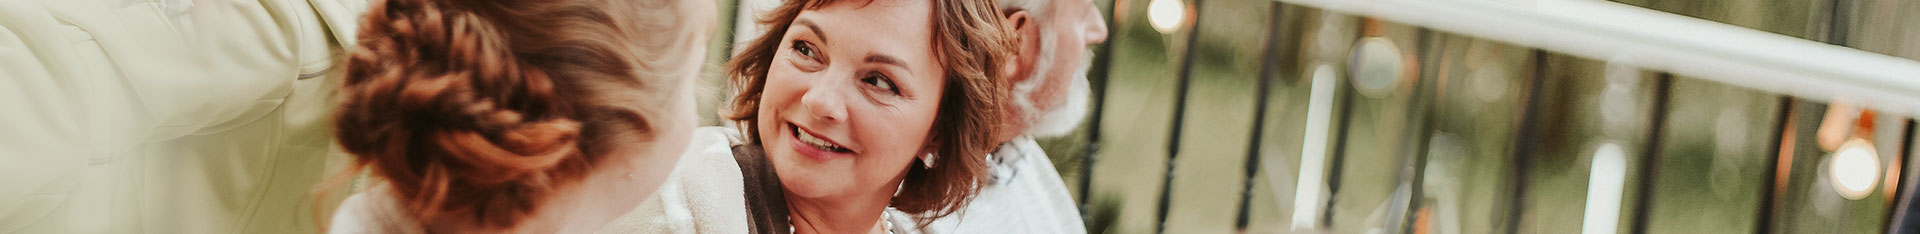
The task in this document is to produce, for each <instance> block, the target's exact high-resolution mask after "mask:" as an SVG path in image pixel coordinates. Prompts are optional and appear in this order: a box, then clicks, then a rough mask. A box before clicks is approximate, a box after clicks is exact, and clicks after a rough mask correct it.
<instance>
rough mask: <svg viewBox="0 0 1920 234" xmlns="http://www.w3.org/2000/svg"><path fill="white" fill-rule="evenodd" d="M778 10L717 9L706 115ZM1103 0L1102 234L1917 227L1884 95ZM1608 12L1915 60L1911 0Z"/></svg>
mask: <svg viewBox="0 0 1920 234" xmlns="http://www.w3.org/2000/svg"><path fill="white" fill-rule="evenodd" d="M772 2H775V1H762V0H738V1H736V0H722V3H721V5H722V7H733V8H735V9H737V10H736V11H735V12H734V13H733V15H730V16H726V17H730V18H734V19H736V20H735V21H736V23H735V24H734V25H733V26H731V27H725V26H723V28H724V30H727V31H731V32H733V33H732V34H731V35H732V36H731V37H720V38H716V39H715V40H714V42H713V43H714V44H715V46H713V47H712V48H713V51H712V53H713V54H712V55H713V56H710V64H712V65H711V66H709V67H710V69H709V74H708V75H707V76H705V77H708V78H707V80H705V82H707V85H706V88H707V89H706V90H705V92H704V93H703V94H704V95H707V96H708V98H701V99H700V100H702V102H703V103H701V104H702V106H703V107H702V108H701V109H702V110H705V111H713V110H715V109H716V108H714V107H715V105H716V104H717V102H719V101H721V100H724V97H721V95H723V94H722V93H723V91H724V90H725V87H723V85H724V84H722V83H721V81H720V80H719V79H718V78H717V77H719V74H718V73H717V72H718V64H720V62H721V61H724V60H725V59H726V55H727V54H729V53H728V51H731V50H732V49H733V48H732V47H731V46H730V45H731V44H732V43H728V42H730V41H745V40H748V39H750V36H747V35H754V34H757V30H758V29H756V28H753V25H752V24H751V17H750V16H751V15H752V13H750V12H752V11H753V10H754V9H756V8H765V7H767V6H771V5H772ZM1095 2H1096V3H1097V4H1098V5H1099V7H1100V8H1101V10H1102V11H1103V14H1104V16H1105V17H1107V19H1108V22H1109V27H1110V28H1112V30H1110V33H1111V35H1110V36H1109V37H1108V38H1109V40H1108V41H1107V43H1106V44H1104V45H1102V46H1100V47H1097V48H1096V49H1095V54H1096V56H1097V57H1096V58H1095V62H1094V65H1093V68H1092V71H1091V76H1090V77H1089V79H1091V80H1092V84H1093V87H1094V89H1095V91H1094V95H1095V100H1096V101H1095V102H1094V104H1093V105H1095V106H1094V107H1093V110H1094V114H1093V115H1092V116H1091V117H1090V119H1088V120H1087V122H1086V124H1087V125H1086V127H1083V128H1081V129H1080V130H1078V131H1077V132H1076V133H1074V134H1073V135H1069V136H1065V137H1058V138H1047V139H1041V143H1042V146H1043V148H1045V149H1046V150H1047V151H1048V154H1049V155H1051V156H1052V160H1053V161H1054V165H1057V166H1058V167H1059V168H1057V170H1058V171H1059V172H1060V174H1061V175H1062V177H1063V178H1066V180H1068V181H1066V183H1067V184H1068V186H1069V187H1073V188H1074V191H1073V194H1075V195H1076V196H1079V200H1078V201H1079V202H1081V203H1083V204H1084V205H1083V207H1084V208H1083V213H1084V215H1085V217H1083V218H1085V219H1086V220H1087V225H1088V226H1089V230H1090V231H1093V232H1095V233H1341V234H1346V233H1363V234H1372V233H1436V234H1466V233H1476V234H1477V233H1907V232H1902V230H1904V229H1906V228H1912V227H1908V226H1906V225H1913V224H1911V223H1904V224H1903V223H1902V222H1901V220H1904V219H1908V218H1907V216H1908V214H1907V212H1905V211H1904V208H1902V207H1908V206H1911V205H1908V204H1909V203H1910V202H1912V201H1910V200H1912V197H1914V196H1913V195H1912V194H1911V192H1910V191H1911V188H1912V187H1913V184H1914V182H1916V178H1920V177H1915V175H1914V174H1915V173H1907V172H1908V170H1906V169H1904V168H1908V167H1910V166H1914V165H1916V164H1914V162H1911V161H1910V160H1908V159H1909V158H1910V157H1909V155H1910V153H1911V152H1913V150H1914V149H1915V144H1914V143H1915V139H1914V127H1915V126H1914V121H1913V119H1912V118H1911V117H1910V115H1908V114H1905V113H1911V112H1910V111H1911V110H1893V111H1889V110H1887V109H1884V108H1879V107H1882V106H1887V105H1870V104H1869V103H1876V102H1878V103H1885V102H1886V101H1884V100H1876V99H1875V97H1872V96H1868V97H1831V96H1821V97H1808V96H1805V95H1795V93H1792V92H1785V91H1783V90H1782V89H1759V88H1755V87H1770V86H1769V85H1767V84H1743V82H1729V81H1737V80H1739V79H1740V78H1739V77H1731V78H1728V77H1717V78H1716V79H1704V78H1701V77H1693V76H1686V75H1676V74H1672V73H1668V72H1667V71H1661V70H1648V69H1641V68H1636V67H1634V66H1630V65H1625V64H1624V63H1620V62H1618V61H1610V60H1611V59H1594V58H1590V57H1582V56H1576V55H1569V54H1567V53H1563V52H1560V51H1554V50H1547V49H1540V48H1529V47H1526V46H1519V45H1515V43H1513V42H1512V41H1502V40H1500V38H1480V37H1475V36H1467V35H1461V34H1455V33H1454V32H1449V31H1445V30H1435V29H1431V28H1425V27H1421V26H1417V25H1413V24H1408V22H1396V21H1392V20H1385V19H1379V18H1370V17H1366V16H1362V15H1355V14H1346V13H1340V12H1335V11H1328V10H1326V9H1321V8H1316V7H1313V6H1309V5H1298V4H1293V3H1290V2H1294V1H1264V0H1095ZM1450 2H1488V3H1490V4H1505V5H1513V6H1517V7H1520V8H1524V7H1526V6H1529V5H1530V4H1534V1H1529V0H1488V1H1475V0H1450ZM1617 3H1620V4H1624V5H1627V6H1631V7H1636V8H1642V9H1644V10H1649V11H1657V12H1665V13H1670V14H1676V15H1681V16H1685V17H1691V18H1696V19H1701V20H1705V21H1710V22H1712V23H1714V24H1721V25H1727V26H1731V27H1740V28H1746V29H1752V30H1758V31H1760V32H1765V33H1770V34H1777V35H1783V36H1787V37H1793V38H1798V39H1802V40H1806V41H1812V42H1818V43H1824V44H1828V45H1836V46H1844V47H1848V48H1852V49H1856V50H1860V51H1865V52H1868V53H1873V54H1879V55H1886V56H1892V57H1895V58H1898V60H1902V61H1904V62H1906V63H1909V64H1910V63H1911V62H1912V60H1914V59H1916V58H1920V2H1916V1H1908V0H1687V1H1650V0H1623V1H1619V2H1617ZM1421 23H1434V22H1421ZM1440 23H1445V22H1440ZM1729 43H1732V42H1729ZM1743 49H1751V50H1769V49H1777V48H1743ZM1904 77H1907V78H1911V79H1916V80H1920V74H1906V75H1905V76H1904ZM1755 82H1767V81H1764V80H1756V81H1755ZM1908 82H1911V80H1909V81H1908ZM1773 86H1779V85H1773ZM1830 92H1837V93H1846V92H1847V91H1846V90H1830ZM1909 95H1911V94H1909ZM1898 105H1912V103H1902V104H1896V105H1894V106H1898ZM701 116H708V117H711V116H716V115H715V114H713V113H711V112H709V113H703V114H701ZM704 121H705V123H707V124H720V123H719V122H718V120H716V119H707V120H704ZM1903 179H1905V180H1903Z"/></svg>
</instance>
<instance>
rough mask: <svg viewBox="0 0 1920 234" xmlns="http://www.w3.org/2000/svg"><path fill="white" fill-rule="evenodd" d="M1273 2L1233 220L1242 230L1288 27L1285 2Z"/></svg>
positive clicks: (1258, 167)
mask: <svg viewBox="0 0 1920 234" xmlns="http://www.w3.org/2000/svg"><path fill="white" fill-rule="evenodd" d="M1269 5H1270V6H1269V7H1268V10H1267V11H1268V14H1267V15H1268V18H1269V19H1268V21H1267V46H1266V48H1265V49H1264V50H1261V51H1260V82H1259V85H1260V87H1258V88H1257V89H1256V90H1257V91H1255V94H1254V98H1255V99H1254V101H1253V103H1254V104H1253V110H1254V111H1253V127H1252V128H1250V130H1249V131H1248V132H1249V133H1248V134H1249V135H1251V136H1249V137H1248V140H1247V161H1246V163H1247V168H1246V169H1247V170H1246V177H1243V178H1244V179H1245V180H1244V181H1243V182H1244V183H1242V184H1241V185H1240V189H1241V190H1240V213H1239V214H1236V215H1234V221H1233V228H1234V230H1238V231H1240V232H1246V231H1247V219H1248V218H1247V216H1248V215H1247V213H1249V212H1248V210H1251V209H1249V208H1248V206H1251V205H1252V201H1253V181H1254V179H1253V177H1254V175H1255V174H1259V172H1260V145H1261V144H1260V142H1261V136H1264V135H1266V134H1265V133H1266V123H1267V101H1268V100H1267V99H1269V98H1270V97H1271V96H1272V92H1271V91H1270V90H1271V89H1273V79H1274V77H1273V76H1274V75H1273V73H1274V72H1275V71H1274V70H1275V69H1279V68H1276V67H1274V63H1278V62H1279V58H1276V57H1277V56H1279V55H1278V54H1279V53H1278V52H1276V51H1274V50H1276V49H1279V48H1280V36H1282V35H1281V33H1280V30H1282V29H1284V28H1283V27H1281V25H1282V24H1281V23H1283V22H1282V21H1283V18H1281V15H1280V12H1281V9H1282V8H1281V6H1282V5H1281V4H1280V2H1273V3H1271V4H1269Z"/></svg>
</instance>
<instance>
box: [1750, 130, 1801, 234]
mask: <svg viewBox="0 0 1920 234" xmlns="http://www.w3.org/2000/svg"><path fill="white" fill-rule="evenodd" d="M1793 106H1794V105H1793V97H1788V96H1780V112H1779V113H1777V114H1774V120H1776V121H1778V122H1774V124H1773V141H1769V142H1767V145H1768V146H1767V149H1768V150H1770V151H1772V153H1768V154H1767V167H1766V168H1762V169H1763V170H1766V177H1767V178H1766V179H1767V183H1766V184H1764V186H1767V187H1766V189H1767V192H1765V193H1760V215H1759V218H1756V220H1754V222H1755V224H1754V228H1753V233H1754V234H1765V233H1773V213H1775V212H1774V209H1775V207H1777V206H1779V205H1780V196H1779V195H1778V194H1780V193H1783V192H1786V187H1785V185H1781V184H1780V183H1783V182H1786V180H1785V179H1786V176H1785V175H1781V174H1780V168H1781V167H1787V166H1791V165H1780V162H1781V161H1780V157H1792V156H1791V155H1793V152H1788V151H1787V147H1790V146H1791V145H1793V142H1787V141H1790V140H1792V139H1793V138H1788V137H1787V135H1789V134H1795V133H1794V130H1793V129H1791V128H1793V127H1794V125H1793V118H1795V117H1794V114H1793Z"/></svg>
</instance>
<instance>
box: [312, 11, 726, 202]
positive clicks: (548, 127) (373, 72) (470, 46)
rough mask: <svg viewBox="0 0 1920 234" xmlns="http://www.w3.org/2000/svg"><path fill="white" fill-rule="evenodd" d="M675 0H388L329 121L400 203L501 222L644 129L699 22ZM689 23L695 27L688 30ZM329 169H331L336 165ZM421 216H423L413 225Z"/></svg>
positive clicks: (371, 19) (364, 36)
mask: <svg viewBox="0 0 1920 234" xmlns="http://www.w3.org/2000/svg"><path fill="white" fill-rule="evenodd" d="M678 2H679V1H675V0H633V1H627V0H384V1H376V2H375V3H373V5H372V6H371V8H370V9H369V11H368V12H367V13H366V15H365V18H364V19H363V20H364V21H362V22H361V28H360V32H359V36H358V38H357V39H358V41H357V42H358V45H357V47H356V48H354V49H353V50H352V52H351V54H350V57H349V58H348V61H347V74H346V76H345V79H344V82H343V86H342V87H341V89H340V96H339V97H340V98H341V100H340V101H341V102H340V104H339V106H338V108H339V109H338V110H337V112H336V114H335V115H334V118H335V119H334V120H335V122H334V125H333V130H334V132H335V136H336V139H337V140H338V141H339V143H340V146H341V147H342V148H343V149H345V150H346V151H347V152H348V153H351V154H353V164H352V166H351V168H352V169H351V170H349V171H348V172H345V173H344V174H342V175H350V174H354V173H357V172H358V171H360V170H363V169H365V170H370V171H371V174H372V175H373V176H375V177H376V178H379V179H382V180H381V181H383V182H385V183H386V185H388V186H389V188H390V189H391V190H390V191H391V194H374V195H377V196H394V198H396V199H395V200H396V201H397V202H396V203H397V204H400V205H401V206H402V207H399V209H400V210H403V211H404V212H403V213H405V215H408V216H409V218H412V219H414V220H418V221H419V222H415V223H417V224H418V223H425V222H430V221H432V220H435V218H436V217H438V216H441V215H443V214H458V215H462V216H467V215H471V217H457V218H470V219H471V220H472V222H473V223H475V224H478V225H481V226H484V227H488V228H508V227H513V226H514V225H516V224H518V223H519V222H520V221H521V220H523V219H525V218H526V217H529V216H531V215H533V212H534V211H535V210H537V208H538V206H540V205H541V204H542V203H543V202H544V201H545V200H546V199H549V198H551V197H552V196H554V195H555V194H554V191H556V190H558V189H561V188H564V187H565V186H570V185H574V184H577V183H578V182H579V181H580V180H582V179H583V178H584V176H585V175H586V174H587V172H588V171H589V169H591V168H592V167H593V165H594V164H595V163H596V162H598V161H600V160H602V159H603V158H605V156H604V155H606V154H607V153H608V151H609V150H612V149H613V148H614V147H615V146H618V145H627V144H631V143H633V142H640V141H646V140H649V138H651V137H653V136H654V135H657V134H654V132H652V131H650V130H651V129H655V125H654V123H651V122H649V120H650V117H655V116H659V115H661V114H670V113H665V112H666V111H668V110H667V109H666V108H665V104H661V103H660V102H663V101H667V100H670V99H669V98H668V96H666V95H668V94H669V93H672V92H676V91H673V90H670V89H673V88H675V87H678V86H677V85H674V84H677V83H674V82H690V81H682V80H680V79H678V78H673V77H669V76H673V75H672V74H671V73H670V72H673V70H670V69H678V68H684V67H687V66H684V65H683V63H687V62H699V61H687V60H691V59H685V58H680V57H677V56H674V55H677V54H681V52H684V51H691V50H689V49H687V48H688V46H691V45H696V44H692V43H704V42H702V41H698V40H699V39H697V38H698V37H692V36H686V35H692V34H689V33H704V30H699V29H693V28H692V27H694V26H692V25H693V24H689V23H687V22H682V21H681V20H682V19H683V18H684V17H683V16H682V14H687V13H684V12H677V11H678V8H677V5H676V4H680V3H678ZM689 30H696V31H689ZM336 178H340V177H339V176H336ZM415 228H420V227H415Z"/></svg>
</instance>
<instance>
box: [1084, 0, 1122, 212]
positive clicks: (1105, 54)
mask: <svg viewBox="0 0 1920 234" xmlns="http://www.w3.org/2000/svg"><path fill="white" fill-rule="evenodd" d="M1125 1H1126V0H1115V1H1113V5H1112V6H1108V7H1107V16H1106V17H1102V18H1106V20H1107V22H1106V24H1107V25H1108V26H1114V27H1109V30H1107V43H1101V44H1100V48H1099V50H1100V52H1099V53H1094V54H1093V67H1090V68H1087V69H1090V70H1089V71H1087V79H1088V81H1087V82H1088V85H1089V86H1092V87H1089V88H1090V89H1093V93H1092V95H1093V97H1092V98H1093V104H1092V106H1093V109H1092V110H1088V111H1090V114H1092V116H1088V117H1087V125H1086V126H1085V128H1087V144H1086V145H1085V146H1082V147H1083V148H1081V150H1080V175H1079V177H1080V200H1078V201H1077V202H1079V203H1080V204H1079V207H1080V220H1081V221H1082V222H1089V221H1093V220H1092V219H1091V217H1092V216H1088V215H1089V214H1090V211H1091V210H1088V209H1087V208H1088V207H1087V204H1089V203H1088V200H1087V199H1088V198H1089V196H1088V195H1092V194H1093V190H1091V189H1092V188H1093V160H1094V158H1095V155H1096V154H1098V152H1099V151H1100V120H1101V119H1105V118H1102V116H1103V115H1105V113H1106V112H1104V110H1105V109H1106V106H1107V79H1108V78H1107V72H1108V71H1107V70H1108V69H1109V68H1111V67H1112V66H1113V65H1112V64H1113V44H1114V43H1113V41H1114V40H1118V39H1119V38H1117V37H1114V35H1117V34H1119V33H1117V32H1119V31H1120V30H1121V27H1118V26H1119V25H1117V23H1119V22H1120V20H1119V19H1118V17H1119V16H1118V15H1116V14H1114V13H1115V12H1116V11H1118V10H1119V9H1120V4H1124V3H1125ZM1115 212H1118V211H1115Z"/></svg>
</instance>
